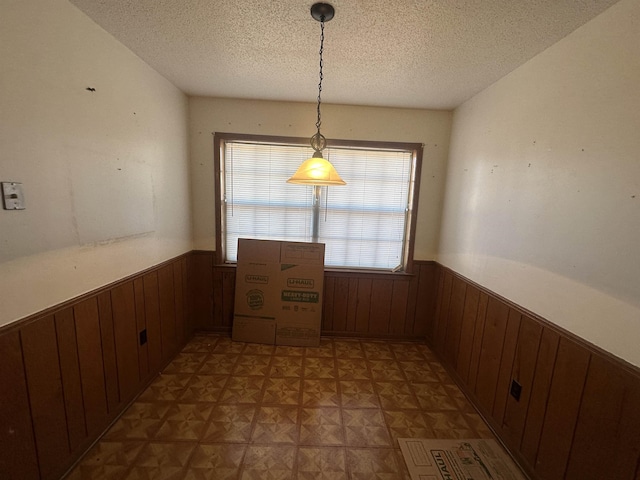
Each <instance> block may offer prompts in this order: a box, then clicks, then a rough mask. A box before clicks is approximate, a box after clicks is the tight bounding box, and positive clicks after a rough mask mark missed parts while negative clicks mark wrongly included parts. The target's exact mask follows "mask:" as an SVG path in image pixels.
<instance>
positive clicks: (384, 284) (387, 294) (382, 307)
mask: <svg viewBox="0 0 640 480" xmlns="http://www.w3.org/2000/svg"><path fill="white" fill-rule="evenodd" d="M393 283H394V282H393V280H390V279H374V280H372V281H371V310H370V314H369V329H368V331H370V332H371V333H372V334H374V335H384V334H387V333H389V331H390V330H391V329H392V328H391V321H392V318H391V304H392V302H393ZM396 318H404V316H403V317H396ZM393 323H400V322H393Z"/></svg>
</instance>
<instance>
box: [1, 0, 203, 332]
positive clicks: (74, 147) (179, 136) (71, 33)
mask: <svg viewBox="0 0 640 480" xmlns="http://www.w3.org/2000/svg"><path fill="white" fill-rule="evenodd" d="M0 58H1V59H2V62H1V64H2V67H1V68H2V74H1V75H0V119H1V122H0V124H1V125H2V128H1V129H0V151H1V152H2V155H1V156H0V181H3V182H5V181H14V182H22V183H23V185H24V191H25V197H26V205H27V209H26V210H23V211H6V210H0V325H3V324H7V323H10V322H12V321H14V320H17V319H19V318H22V317H24V316H26V315H29V314H31V313H34V312H37V311H40V310H42V309H44V308H46V307H49V306H51V305H54V304H57V303H60V302H62V301H65V300H67V299H69V298H72V297H75V296H77V295H79V294H81V293H83V292H86V291H89V290H92V289H94V288H97V287H99V286H102V285H105V284H107V283H110V282H113V281H115V280H117V279H119V278H122V277H125V276H127V275H130V274H132V273H135V272H138V271H140V270H143V269H145V268H147V267H150V266H152V265H155V264H157V263H160V262H162V261H164V260H166V259H169V258H171V257H174V256H176V255H179V254H182V253H184V252H187V251H189V250H191V237H190V234H191V220H190V211H189V175H188V161H187V157H188V143H187V142H188V135H187V116H188V102H187V98H186V96H185V95H183V94H182V93H181V92H180V91H179V90H177V89H176V88H175V87H174V86H172V85H171V84H170V83H169V82H168V81H167V80H165V79H164V78H163V77H161V76H160V75H158V74H157V73H156V72H155V71H154V70H152V69H151V68H150V67H149V66H148V65H146V64H145V63H144V62H142V61H141V60H140V59H139V58H138V57H136V56H135V55H134V54H133V53H132V52H131V51H129V50H128V49H126V48H125V47H124V46H123V45H122V44H120V43H119V42H117V41H116V40H115V39H114V38H113V37H111V36H110V35H109V34H107V33H106V32H105V31H104V30H102V29H101V28H100V27H98V26H97V25H96V24H95V23H94V22H93V21H91V20H90V19H89V18H88V17H86V16H85V15H84V14H82V13H81V12H80V11H79V10H77V9H76V8H75V7H73V6H72V5H71V4H70V3H69V2H67V1H65V0H20V1H13V0H9V1H3V2H2V13H1V14H0ZM87 87H92V88H95V92H90V91H87V90H86V88H87Z"/></svg>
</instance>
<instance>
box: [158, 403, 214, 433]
mask: <svg viewBox="0 0 640 480" xmlns="http://www.w3.org/2000/svg"><path fill="white" fill-rule="evenodd" d="M212 410H213V404H210V403H195V404H193V403H188V404H182V403H180V404H176V405H173V406H172V407H171V408H170V409H169V411H168V413H167V416H166V420H165V421H164V422H163V423H162V425H161V426H160V428H159V429H158V431H157V433H156V434H155V438H156V439H162V440H171V441H173V440H199V439H200V437H202V435H203V433H204V431H205V428H206V426H207V421H208V420H209V416H210V415H211V411H212Z"/></svg>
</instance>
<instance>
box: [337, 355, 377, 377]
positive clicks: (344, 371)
mask: <svg viewBox="0 0 640 480" xmlns="http://www.w3.org/2000/svg"><path fill="white" fill-rule="evenodd" d="M337 364H338V378H340V380H370V379H371V372H370V371H369V365H368V364H367V362H366V361H365V360H364V359H359V358H339V359H338V360H337Z"/></svg>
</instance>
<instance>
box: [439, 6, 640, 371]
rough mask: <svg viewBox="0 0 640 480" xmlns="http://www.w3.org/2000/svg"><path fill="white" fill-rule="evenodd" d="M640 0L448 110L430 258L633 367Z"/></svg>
mask: <svg viewBox="0 0 640 480" xmlns="http://www.w3.org/2000/svg"><path fill="white" fill-rule="evenodd" d="M639 25H640V3H639V2H638V1H637V0H622V1H621V2H620V3H618V4H616V5H614V6H613V7H611V8H610V9H609V10H607V11H605V12H604V13H603V14H601V15H600V16H599V17H596V18H595V19H594V20H593V21H591V22H589V23H587V24H586V25H584V26H583V27H581V28H579V29H578V30H576V31H575V32H574V33H572V34H571V35H569V36H568V37H566V38H565V39H563V40H562V41H560V42H559V43H557V44H556V45H554V46H552V47H551V48H549V49H548V50H546V51H545V52H543V53H542V54H540V55H538V56H537V57H535V58H534V59H532V60H531V61H529V62H528V63H526V64H525V65H524V66H522V67H520V68H519V69H517V70H515V71H514V72H512V73H511V74H510V75H508V76H507V77H505V78H503V79H502V80H500V81H498V82H497V83H495V84H494V85H493V86H491V87H490V88H488V89H486V90H485V91H483V92H481V93H480V94H478V95H476V96H475V97H474V98H472V99H471V100H469V101H467V102H466V103H465V104H463V105H462V106H461V107H459V108H458V109H457V110H456V111H455V113H454V121H453V129H452V137H451V146H450V149H451V154H450V163H449V166H448V175H447V184H446V198H445V206H444V212H443V224H442V235H441V239H440V253H439V256H438V258H439V260H440V261H441V262H442V263H443V264H445V265H447V266H450V267H451V268H453V269H454V270H456V271H458V272H460V273H462V274H464V275H466V276H468V277H469V278H471V279H472V280H474V281H476V282H478V283H480V284H481V285H484V286H486V287H488V288H491V289H493V290H494V291H496V292H497V293H499V294H501V295H503V296H505V297H507V298H509V299H511V300H513V301H515V302H516V303H519V304H521V305H523V306H524V307H526V308H528V309H530V310H532V311H533V312H535V313H537V314H540V315H542V316H544V317H546V318H547V319H549V320H551V321H552V322H554V323H557V324H558V325H559V326H561V327H564V328H566V329H568V330H570V331H571V332H574V333H576V334H578V335H579V336H581V337H583V338H585V339H586V340H588V341H590V342H592V343H594V344H596V345H599V346H601V347H603V348H605V349H606V350H609V351H610V352H612V353H614V354H615V355H617V356H619V357H621V358H623V359H626V360H627V361H629V362H631V363H633V364H635V365H640V348H638V345H640V280H639V278H638V275H639V273H640V157H639V152H640V134H639V131H640V108H639V107H640V28H638V26H639Z"/></svg>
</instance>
